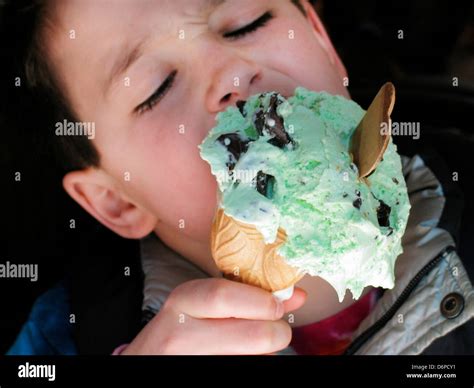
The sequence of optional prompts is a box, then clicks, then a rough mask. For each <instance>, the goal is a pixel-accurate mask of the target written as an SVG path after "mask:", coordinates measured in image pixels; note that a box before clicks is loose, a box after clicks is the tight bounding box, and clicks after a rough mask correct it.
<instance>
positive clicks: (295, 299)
mask: <svg viewBox="0 0 474 388" xmlns="http://www.w3.org/2000/svg"><path fill="white" fill-rule="evenodd" d="M307 295H308V294H307V293H306V291H305V290H303V289H302V288H295V290H294V291H293V295H292V296H291V298H290V299H288V300H286V301H285V302H284V303H283V306H284V307H285V313H288V312H290V311H294V310H298V309H299V308H300V307H301V306H303V304H304V303H305V302H306V296H307Z"/></svg>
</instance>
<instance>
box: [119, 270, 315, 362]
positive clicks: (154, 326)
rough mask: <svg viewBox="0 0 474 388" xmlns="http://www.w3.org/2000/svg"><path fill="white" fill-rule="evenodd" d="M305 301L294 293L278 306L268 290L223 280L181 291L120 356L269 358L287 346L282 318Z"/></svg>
mask: <svg viewBox="0 0 474 388" xmlns="http://www.w3.org/2000/svg"><path fill="white" fill-rule="evenodd" d="M305 299H306V293H305V292H304V291H303V290H302V289H298V288H297V289H295V292H294V294H293V296H292V298H291V299H289V300H287V301H285V302H283V303H282V302H279V301H277V300H276V298H275V297H273V295H272V294H271V293H270V292H267V291H264V290H262V289H260V288H257V287H253V286H249V285H246V284H241V283H237V282H233V281H230V280H225V279H203V280H193V281H190V282H187V283H184V284H182V285H180V286H179V287H177V288H176V289H175V290H174V291H173V292H172V293H171V294H170V296H169V298H168V299H167V301H166V303H165V304H164V306H163V308H162V309H161V310H160V312H159V313H158V314H157V315H156V316H155V317H154V318H153V319H152V320H151V321H150V322H149V323H148V324H147V325H146V326H145V328H144V329H143V330H142V331H141V332H140V333H139V334H138V335H137V337H136V338H135V339H134V340H133V341H132V342H131V343H130V345H129V346H128V347H127V348H126V349H125V350H124V351H123V352H122V354H124V355H127V354H268V353H274V352H277V351H279V350H281V349H284V348H285V347H287V346H288V344H289V343H290V341H291V328H290V326H289V324H288V323H287V322H286V321H284V320H282V317H283V314H284V313H286V312H288V311H292V310H296V309H298V308H299V307H301V306H302V305H303V303H304V301H305Z"/></svg>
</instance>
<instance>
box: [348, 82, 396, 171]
mask: <svg viewBox="0 0 474 388" xmlns="http://www.w3.org/2000/svg"><path fill="white" fill-rule="evenodd" d="M394 104H395V87H394V86H393V84H392V83H391V82H387V83H386V84H385V85H383V86H382V87H381V88H380V90H379V92H378V93H377V95H376V96H375V98H374V100H373V101H372V103H371V104H370V106H369V109H367V112H366V113H365V115H364V117H363V118H362V120H361V122H360V123H359V125H358V126H357V128H356V130H355V131H354V134H353V135H352V139H351V146H350V152H351V154H352V159H353V161H354V163H355V164H356V166H357V167H358V169H359V178H361V179H363V178H365V177H367V176H369V175H370V174H371V173H372V172H373V171H374V170H375V169H376V168H377V166H378V164H379V163H380V161H381V160H382V157H383V154H384V152H385V150H386V149H387V146H388V142H389V140H390V134H391V127H392V122H391V120H390V114H391V113H392V110H393V105H394ZM382 129H384V130H382Z"/></svg>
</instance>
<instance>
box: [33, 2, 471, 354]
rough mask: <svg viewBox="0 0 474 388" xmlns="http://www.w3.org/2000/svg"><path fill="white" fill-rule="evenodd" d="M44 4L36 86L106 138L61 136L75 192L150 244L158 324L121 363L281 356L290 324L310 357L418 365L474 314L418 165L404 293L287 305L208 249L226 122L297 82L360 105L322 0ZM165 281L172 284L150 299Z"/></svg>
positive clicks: (310, 281)
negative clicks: (218, 121) (140, 357)
mask: <svg viewBox="0 0 474 388" xmlns="http://www.w3.org/2000/svg"><path fill="white" fill-rule="evenodd" d="M41 3H42V5H41V6H40V8H39V11H38V24H37V29H36V34H35V38H34V41H33V45H32V46H31V48H30V51H29V56H28V60H27V63H26V68H27V75H28V81H29V83H30V85H32V86H33V87H35V88H37V89H38V90H44V91H46V92H48V91H49V93H50V96H53V95H54V96H55V97H57V101H58V106H57V108H58V110H57V111H58V112H63V114H62V116H61V117H60V118H59V117H58V121H59V122H63V121H64V119H66V120H68V121H70V122H75V123H77V122H81V123H94V128H95V132H94V133H93V136H89V137H93V138H91V139H89V138H88V137H85V136H83V137H69V136H57V137H56V139H55V141H56V142H58V143H60V144H59V146H60V147H61V150H62V151H63V159H64V162H65V163H66V165H67V173H66V174H65V176H64V180H63V185H64V188H65V190H66V191H67V192H68V193H69V195H70V196H71V197H72V198H73V199H74V200H76V201H77V202H78V203H79V204H80V205H81V206H82V207H83V208H84V209H85V210H86V211H88V212H89V213H90V214H91V215H92V216H93V217H95V218H96V219H97V220H99V221H100V222H101V223H103V224H104V225H105V226H107V227H108V228H110V229H111V230H113V231H114V232H116V233H117V234H119V235H120V236H122V237H125V238H134V239H143V241H142V245H143V258H142V259H143V266H144V272H145V275H146V279H145V306H144V307H145V308H147V309H148V310H149V311H152V312H153V313H156V315H155V317H154V318H152V319H151V320H150V322H149V323H148V324H147V325H146V327H145V328H144V329H143V330H142V331H141V332H140V333H139V334H138V335H137V336H136V338H135V339H134V340H133V341H132V342H131V343H130V344H128V345H126V346H122V347H120V348H118V349H117V350H116V352H115V353H117V354H118V353H121V354H190V353H200V354H265V353H273V352H278V351H280V350H282V349H284V348H286V347H287V346H288V345H289V343H290V341H291V338H292V330H291V328H290V326H292V327H293V328H294V329H293V335H294V339H293V348H294V349H295V350H296V351H297V352H298V353H311V354H316V353H319V354H321V353H325V354H340V353H342V352H343V351H346V350H347V351H348V352H349V353H354V352H356V351H357V352H359V353H378V354H383V353H408V354H410V353H411V354H413V353H421V352H423V351H427V348H428V347H429V346H430V345H431V344H432V343H433V342H434V341H435V340H436V339H437V338H439V337H442V336H445V335H446V334H447V333H449V332H451V331H452V330H454V329H455V328H457V327H460V326H461V325H463V324H465V323H466V322H468V321H469V320H470V319H471V318H472V317H473V316H474V291H473V289H472V285H471V283H470V281H469V278H468V275H467V273H466V271H465V270H464V267H463V265H462V263H461V261H460V259H459V257H458V256H457V254H456V252H455V250H454V248H453V244H454V243H453V240H452V237H451V236H450V234H449V233H448V232H447V231H446V230H444V229H442V228H440V227H439V225H438V221H439V219H440V218H441V214H442V211H443V203H444V201H445V198H444V196H443V193H442V190H441V186H440V184H439V182H438V180H437V179H436V177H435V175H434V174H433V173H432V172H431V171H430V170H429V169H428V168H427V167H426V166H425V165H424V163H423V160H422V159H420V158H419V157H414V158H412V159H408V158H404V159H403V162H404V173H405V176H406V178H407V185H408V188H409V193H410V201H411V204H412V214H411V217H410V221H409V225H408V227H407V231H406V235H405V239H404V250H405V252H404V254H403V255H401V256H400V257H399V258H398V261H397V267H396V275H397V280H396V286H395V288H394V289H393V290H388V291H386V292H385V293H384V294H383V296H381V297H380V295H379V294H378V292H377V290H373V289H372V288H370V287H368V288H367V289H366V290H365V291H364V294H363V295H364V296H363V297H362V299H361V300H360V301H358V302H356V303H354V301H353V300H352V298H351V295H350V293H347V295H346V297H345V299H344V300H343V302H342V303H339V302H338V301H337V297H336V294H335V292H334V290H333V289H332V288H331V287H330V286H329V285H328V284H327V283H326V282H325V281H323V280H322V279H320V278H311V277H305V278H304V279H303V280H302V281H301V282H300V283H299V284H298V286H299V287H300V288H299V289H297V291H296V292H295V295H294V296H293V298H292V299H291V300H290V301H288V302H285V303H283V304H282V303H279V302H278V301H276V300H275V299H274V298H273V297H272V295H271V294H269V293H267V292H265V291H262V290H259V289H256V288H254V287H250V286H247V285H242V284H237V283H234V282H230V281H227V280H223V279H220V278H219V277H220V274H219V271H218V270H217V268H216V266H215V264H214V262H213V260H212V257H211V253H210V249H209V235H210V227H211V223H212V218H213V215H214V211H215V208H216V204H217V200H216V195H215V193H216V182H215V179H214V178H213V177H212V175H211V174H210V171H209V168H208V166H207V164H206V163H205V162H204V161H203V160H201V159H200V157H199V152H198V148H197V146H198V144H200V143H201V141H202V140H203V138H204V137H205V136H206V134H207V132H208V130H209V129H210V128H211V127H212V126H213V125H214V118H215V115H216V113H218V112H220V111H222V110H224V109H226V108H227V107H228V106H230V105H233V104H235V102H236V101H238V100H245V99H246V98H247V97H248V96H250V95H253V94H255V93H259V92H263V91H269V90H275V91H278V92H280V93H281V94H283V95H287V96H288V95H291V94H292V93H293V91H294V89H295V87H297V86H304V87H306V88H308V89H312V90H325V91H327V92H329V93H332V94H339V95H343V96H345V97H347V98H349V94H348V92H347V90H346V88H345V86H344V78H345V77H347V74H346V71H345V68H344V66H343V64H342V62H341V60H340V59H339V57H338V55H337V53H336V51H335V50H334V48H333V46H332V43H331V41H330V39H329V37H328V36H327V34H326V32H325V29H324V27H323V25H322V24H321V22H320V20H319V18H318V16H317V14H316V13H315V11H314V10H313V8H312V7H311V5H310V4H309V3H308V1H306V0H301V1H297V0H293V1H291V0H272V1H270V0H260V1H257V2H255V1H252V0H239V1H208V0H196V1H185V0H176V1H173V2H168V1H151V0H149V1H145V0H143V1H139V2H137V1H136V0H123V1H117V2H114V3H112V4H111V3H108V2H102V1H92V0H63V1H45V2H41ZM147 236H148V237H147ZM145 237H146V238H145ZM170 262H171V263H172V265H171V266H170V265H169V263H170ZM160 263H161V264H160ZM163 268H168V270H167V271H168V272H163V271H164V270H163ZM454 268H456V271H453V269H454ZM198 278H200V279H198ZM153 279H154V280H155V282H154V283H157V282H158V283H160V284H163V285H164V286H163V287H161V290H160V291H158V292H156V291H150V292H147V287H148V288H152V286H150V284H151V283H150V282H151V281H152V280H153ZM193 279H194V280H193ZM196 279H198V280H196ZM303 289H304V290H305V291H303ZM377 298H380V299H379V300H378V301H377ZM421 305H423V310H421V309H420V307H419V306H421ZM412 307H413V309H412ZM296 309H298V311H297V312H295V313H293V315H292V317H293V319H291V320H287V319H282V318H283V315H284V313H285V312H289V311H293V310H296ZM376 322H377V323H376ZM400 325H401V326H400ZM404 331H409V333H410V335H409V336H405V338H404V339H403V340H401V339H400V338H399V333H403V332H404ZM321 333H322V334H321ZM334 333H335V334H334ZM354 339H355V340H354ZM350 343H352V345H351V346H350V347H349V349H348V346H349V344H350ZM308 344H310V345H309V346H308ZM117 345H118V344H117Z"/></svg>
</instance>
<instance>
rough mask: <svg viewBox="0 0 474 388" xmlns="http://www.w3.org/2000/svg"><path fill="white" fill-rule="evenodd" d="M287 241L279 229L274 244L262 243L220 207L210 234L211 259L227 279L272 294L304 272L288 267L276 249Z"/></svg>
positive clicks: (250, 228)
mask: <svg viewBox="0 0 474 388" xmlns="http://www.w3.org/2000/svg"><path fill="white" fill-rule="evenodd" d="M285 241H286V233H285V231H284V230H283V229H282V228H280V229H279V230H278V234H277V239H276V240H275V242H274V243H271V244H265V241H264V239H263V236H262V234H261V233H260V232H259V231H258V230H257V229H256V228H255V227H254V226H253V225H249V224H245V223H242V222H240V221H237V220H235V219H234V218H232V217H229V216H228V215H226V214H225V213H224V210H223V209H222V208H219V209H218V211H217V212H216V216H215V218H214V223H213V225H212V231H211V249H212V256H213V258H214V260H215V262H216V264H217V266H218V267H219V269H220V270H221V271H222V272H223V273H224V276H225V277H226V278H228V279H232V280H236V281H239V282H242V283H246V284H250V285H254V286H257V287H260V288H263V289H265V290H267V291H271V292H275V291H280V290H283V289H286V288H289V287H292V286H293V285H294V284H295V283H296V282H298V280H300V279H301V278H302V277H303V275H304V273H302V272H301V271H299V270H298V269H297V268H294V267H291V266H290V265H288V264H287V263H286V262H285V260H284V259H283V257H281V256H280V255H278V253H277V248H278V247H279V246H280V245H282V244H283V243H284V242H285Z"/></svg>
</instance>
